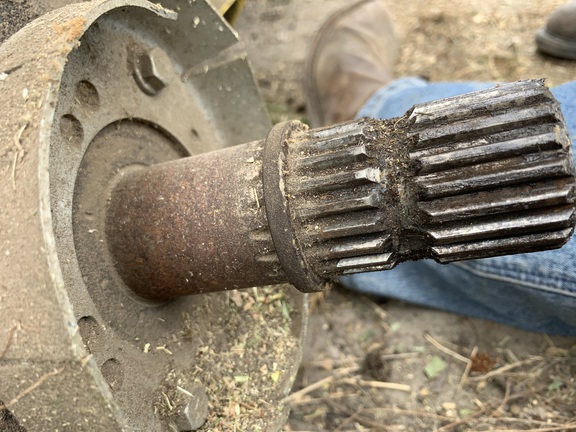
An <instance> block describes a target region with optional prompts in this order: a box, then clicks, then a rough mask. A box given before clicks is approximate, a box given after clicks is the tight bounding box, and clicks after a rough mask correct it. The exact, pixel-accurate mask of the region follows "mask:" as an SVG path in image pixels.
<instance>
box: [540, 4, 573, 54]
mask: <svg viewBox="0 0 576 432" xmlns="http://www.w3.org/2000/svg"><path fill="white" fill-rule="evenodd" d="M536 46H537V47H538V50H539V51H541V52H543V53H545V54H549V55H551V56H555V57H560V58H565V59H571V60H576V2H570V3H568V4H566V5H564V6H561V7H559V8H558V9H556V10H555V11H554V12H553V13H552V15H550V17H549V18H548V21H547V22H546V26H545V27H544V28H542V29H540V30H539V31H538V33H537V34H536Z"/></svg>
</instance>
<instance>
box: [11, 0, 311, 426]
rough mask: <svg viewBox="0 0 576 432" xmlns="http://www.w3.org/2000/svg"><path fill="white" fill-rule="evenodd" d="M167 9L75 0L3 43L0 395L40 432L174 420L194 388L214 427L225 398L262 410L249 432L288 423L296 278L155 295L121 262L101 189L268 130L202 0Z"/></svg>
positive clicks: (295, 348) (246, 72)
mask: <svg viewBox="0 0 576 432" xmlns="http://www.w3.org/2000/svg"><path fill="white" fill-rule="evenodd" d="M163 4H164V6H166V7H167V9H165V8H164V7H162V6H160V5H153V4H151V3H147V2H145V1H142V0H100V1H94V2H88V3H81V4H77V5H73V6H69V7H66V8H64V9H61V10H57V11H54V12H52V13H49V14H48V15H45V16H43V17H41V18H40V19H39V20H37V21H34V22H33V23H31V24H30V25H28V26H26V27H25V28H24V29H22V31H20V32H19V33H17V34H16V35H14V36H13V37H12V38H10V39H8V40H7V41H6V42H5V43H4V44H3V45H2V46H1V47H0V71H1V72H2V73H3V75H2V79H1V80H0V104H2V107H3V112H4V115H3V116H2V117H1V118H0V173H1V175H2V180H3V181H2V182H0V200H1V201H2V211H1V213H0V242H1V243H0V245H1V249H0V250H1V254H0V256H1V257H2V258H1V263H2V273H3V277H2V280H1V281H0V299H1V301H0V317H2V319H1V322H2V328H4V329H7V330H10V329H13V331H10V333H9V334H10V338H9V340H8V342H9V343H8V346H7V348H6V350H5V351H2V356H1V357H2V358H0V376H1V377H2V378H1V379H0V382H1V385H0V392H1V395H0V398H1V399H2V400H3V401H4V402H5V404H6V408H7V409H9V410H10V412H11V413H12V415H13V416H14V417H13V418H14V419H15V421H16V420H17V421H18V422H19V423H20V424H21V425H22V426H23V427H25V428H26V429H28V430H30V431H35V430H62V431H67V430H70V431H72V430H73V431H83V430H86V431H106V432H109V431H119V430H125V431H130V430H134V431H144V430H153V431H169V430H170V428H171V426H170V425H171V424H173V422H175V421H176V419H177V417H178V416H179V413H181V412H185V408H186V406H188V407H190V400H189V399H188V398H189V397H188V396H187V395H186V392H188V393H191V394H194V392H193V389H194V388H195V387H194V386H195V385H197V381H201V382H202V383H203V385H204V386H205V387H206V389H207V391H206V394H207V395H208V398H209V400H210V406H211V407H212V409H211V411H210V413H209V415H208V419H207V420H206V419H205V420H206V425H205V426H204V427H205V428H208V429H212V430H218V429H219V426H218V421H219V419H224V420H229V419H226V416H225V414H223V407H224V406H227V404H228V403H229V399H233V400H234V401H236V402H237V403H245V404H247V405H249V406H254V407H257V408H258V412H259V413H260V415H254V414H253V413H248V412H246V410H240V411H241V412H240V414H234V416H235V418H234V422H237V424H238V427H239V428H241V429H243V430H256V429H257V428H260V429H261V430H277V429H279V428H280V427H281V425H282V424H283V423H284V421H285V419H286V416H287V408H285V407H284V406H283V405H282V404H281V402H280V401H281V400H282V399H283V398H284V397H285V395H286V394H287V393H288V392H289V390H290V388H291V384H292V381H293V379H294V377H295V374H296V371H297V369H298V365H299V362H300V357H301V346H302V343H301V340H302V338H303V337H304V334H305V329H306V315H307V314H306V307H307V300H306V296H304V295H302V294H301V293H299V292H298V291H296V290H295V289H293V288H292V287H289V286H284V287H280V288H277V287H275V288H274V289H270V288H266V287H263V288H255V289H253V290H250V291H249V292H243V293H214V294H208V295H206V296H196V297H190V298H181V299H176V300H172V301H166V302H163V303H150V302H146V301H143V300H142V299H141V298H139V297H137V296H135V295H134V294H133V292H132V291H131V290H129V289H128V288H127V287H126V286H125V284H124V283H123V282H122V280H121V279H120V278H119V277H118V275H117V273H116V271H115V270H114V268H113V266H112V265H111V262H110V261H109V254H108V252H107V246H106V239H105V237H104V232H105V224H104V221H105V216H106V207H107V200H108V198H109V192H110V191H111V190H112V189H113V188H114V187H115V185H116V184H117V183H118V182H119V181H120V179H121V178H122V177H123V176H126V175H128V174H129V173H130V172H132V171H135V170H138V169H140V168H141V167H145V166H148V165H154V164H159V163H162V162H167V161H170V160H172V159H176V158H182V157H184V156H189V155H193V154H199V153H203V152H207V151H210V150H216V149H222V148H226V147H229V146H232V145H235V144H239V143H242V142H249V141H253V140H255V139H257V138H259V137H262V136H264V135H265V134H266V133H267V132H268V130H269V128H270V124H269V121H268V117H267V113H266V110H265V107H264V105H263V103H262V101H261V100H260V96H259V94H258V91H257V88H256V86H255V84H254V81H253V78H252V75H251V72H250V69H249V66H248V64H247V61H246V55H245V53H244V52H243V50H242V49H241V45H239V43H238V40H237V38H236V36H235V34H234V32H233V31H232V30H231V29H230V28H229V27H228V25H227V24H226V22H224V21H223V20H222V18H221V17H220V16H219V15H218V14H217V13H216V11H215V10H214V9H213V8H212V7H211V6H210V5H208V4H207V3H206V2H204V1H201V0H196V1H195V2H190V3H189V2H186V3H185V4H183V3H182V2H180V1H178V0H174V1H166V2H163ZM170 8H172V9H178V14H176V13H175V12H173V11H172V10H171V9H170ZM158 50H161V51H160V52H163V53H165V54H166V56H167V57H168V58H169V61H170V63H171V67H164V66H163V67H162V69H161V72H162V83H167V82H169V83H170V84H169V85H167V86H164V88H163V89H162V91H160V92H158V93H157V94H155V96H154V97H151V96H150V95H148V94H146V93H144V92H143V91H142V90H141V88H140V87H139V85H138V84H137V82H136V80H135V78H134V71H135V70H136V69H137V65H138V61H139V59H141V58H142V56H146V55H149V53H151V52H152V53H154V52H159V51H158ZM161 55H162V54H161ZM158 71H160V69H158ZM154 73H156V72H154ZM12 334H13V337H12ZM3 335H4V334H3ZM3 335H2V342H4V340H5V339H4V336H3ZM256 336H257V337H256ZM264 347H267V349H265V348H264ZM1 349H4V347H3V346H2V348H1ZM273 363H276V364H277V369H275V370H274V369H273ZM221 365H226V366H225V367H223V366H221ZM267 370H269V371H272V370H274V372H275V373H276V375H274V377H275V378H277V379H275V380H272V379H270V378H269V376H268V375H269V374H267V373H266V371H267ZM236 376H240V377H243V379H245V380H246V381H247V382H249V383H250V384H246V385H244V384H242V383H236V382H235V381H234V377H236ZM179 388H180V389H183V390H184V392H182V391H180V390H178V389H179ZM196 414H198V413H195V415H196ZM191 418H192V417H191Z"/></svg>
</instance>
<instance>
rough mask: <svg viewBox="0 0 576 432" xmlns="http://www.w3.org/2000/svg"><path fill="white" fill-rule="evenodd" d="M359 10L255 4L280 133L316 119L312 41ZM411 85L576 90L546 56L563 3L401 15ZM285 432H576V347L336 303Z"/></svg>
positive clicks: (309, 358)
mask: <svg viewBox="0 0 576 432" xmlns="http://www.w3.org/2000/svg"><path fill="white" fill-rule="evenodd" d="M348 3H349V2H348V1H347V0H323V1H316V0H251V1H250V2H247V5H246V9H245V11H244V13H243V16H242V17H241V19H240V22H239V23H238V26H237V28H238V31H239V33H240V35H241V37H242V38H243V39H244V41H245V43H246V45H247V48H248V51H249V55H250V58H251V61H252V64H253V67H254V69H255V73H256V76H257V79H258V82H259V84H260V87H261V89H262V92H263V95H264V97H265V99H266V101H267V103H268V106H269V109H270V111H271V114H272V118H273V120H274V121H281V120H286V119H290V118H300V119H304V120H305V118H306V115H305V112H304V98H303V94H302V89H301V85H300V82H301V71H302V69H303V68H302V66H303V62H304V58H305V54H306V49H307V46H308V44H309V42H310V40H311V37H312V35H313V34H314V32H315V31H316V29H317V28H318V27H319V26H320V24H321V23H322V22H323V21H324V20H325V19H326V17H327V16H329V14H330V13H331V12H333V11H335V10H336V9H338V8H340V7H342V6H345V5H346V4H348ZM387 3H388V5H389V8H390V11H391V12H392V14H393V16H394V17H395V22H396V23H397V31H398V34H399V38H400V41H401V44H402V52H401V56H400V60H399V63H398V65H397V68H396V72H397V75H399V76H400V75H420V76H425V77H427V78H429V79H430V80H432V81H439V80H493V81H513V80H517V79H522V78H533V77H545V78H546V79H547V83H548V84H549V85H555V84H560V83H562V82H565V81H568V80H571V79H573V78H574V76H575V72H576V62H569V61H562V60H556V59H552V58H547V57H543V56H540V55H538V54H536V53H535V48H534V43H533V40H534V33H535V31H536V30H537V29H538V28H539V27H541V26H542V25H543V24H544V22H545V19H546V17H547V16H548V14H549V13H550V12H551V11H552V10H553V9H554V8H555V7H556V6H558V5H560V4H562V2H561V1H556V0H554V1H546V2H543V1H538V0H484V1H482V2H476V1H473V0H464V1H461V2H453V1H448V0H437V1H434V2H429V1H425V0H413V1H410V2H393V1H391V0H389V1H388V2H387ZM310 328H311V329H310V336H309V339H308V343H307V346H306V348H305V352H306V354H305V359H304V363H303V364H302V367H301V371H300V379H299V381H298V382H297V383H296V386H295V388H294V393H293V394H292V396H290V400H291V403H292V415H291V417H290V421H289V424H288V425H287V426H286V428H285V431H364V430H374V431H378V430H386V431H427V430H437V431H469V430H474V431H483V430H538V431H566V430H576V402H575V400H576V382H575V374H576V340H575V339H570V338H560V337H554V336H548V335H539V334H534V333H528V332H523V331H519V330H516V329H512V328H510V327H506V326H503V325H498V324H494V323H490V322H486V321H482V320H477V319H470V318H465V317H461V316H457V315H454V314H448V313H443V312H438V311H432V310H426V309H422V308H418V307H414V306H410V305H405V304H401V303H398V302H387V303H384V304H382V305H378V304H376V303H374V302H372V301H370V300H368V299H365V298H361V297H359V296H357V295H354V294H351V293H346V292H344V291H341V290H333V291H332V292H331V293H329V294H328V295H327V296H326V298H325V299H321V300H320V301H319V302H318V304H316V307H315V308H314V312H313V314H312V316H311V325H310Z"/></svg>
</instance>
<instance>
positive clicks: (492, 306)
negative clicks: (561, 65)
mask: <svg viewBox="0 0 576 432" xmlns="http://www.w3.org/2000/svg"><path fill="white" fill-rule="evenodd" d="M492 85H493V84H491V83H478V82H455V83H427V82H426V81H424V80H422V79H420V78H403V79H399V80H396V81H394V82H392V83H391V84H390V85H388V86H387V87H385V88H383V89H381V90H380V91H378V92H377V93H376V94H374V95H373V96H372V98H371V99H370V100H369V101H368V102H367V103H366V105H365V106H364V107H363V108H362V110H361V111H360V113H359V117H362V116H369V117H377V118H389V117H397V116H400V115H402V114H404V112H406V111H407V110H408V109H409V108H411V107H412V106H413V105H415V104H418V103H423V102H426V101H430V100H434V99H440V98H445V97H450V96H455V95H458V94H462V93H467V92H471V91H476V90H481V89H484V88H488V87H491V86H492ZM552 93H553V94H554V96H555V97H556V98H557V99H558V100H559V101H560V103H561V106H562V112H563V114H564V117H565V119H566V123H567V125H568V130H569V133H570V137H571V139H572V142H576V141H575V139H576V82H570V83H567V84H563V85H561V86H558V87H555V88H553V89H552ZM341 282H342V284H343V285H345V286H347V287H349V288H351V289H354V290H358V291H361V292H364V293H369V294H375V295H379V296H385V297H389V298H394V299H398V300H403V301H407V302H410V303H416V304H419V305H423V306H429V307H433V308H438V309H443V310H448V311H451V312H456V313H460V314H464V315H469V316H474V317H478V318H484V319H489V320H493V321H497V322H501V323H504V324H508V325H512V326H515V327H519V328H523V329H526V330H531V331H537V332H545V333H550V334H558V335H567V336H568V335H571V336H576V240H574V238H572V239H571V240H570V241H569V242H568V243H567V244H566V245H565V246H564V247H563V248H562V249H560V250H554V251H545V252H536V253H532V254H522V255H511V256H505V257H497V258H487V259H480V260H471V261H463V262H458V263H453V264H448V265H442V264H438V263H436V262H434V261H418V262H407V263H402V264H399V265H398V267H396V268H395V269H393V270H389V271H384V272H374V273H364V274H358V275H353V276H347V277H344V278H342V279H341Z"/></svg>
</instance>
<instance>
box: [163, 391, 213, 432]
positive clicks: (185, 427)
mask: <svg viewBox="0 0 576 432" xmlns="http://www.w3.org/2000/svg"><path fill="white" fill-rule="evenodd" d="M178 390H179V391H180V392H181V393H183V394H184V397H185V398H186V400H187V403H186V404H184V405H183V407H182V409H181V411H180V412H179V413H177V415H175V416H174V420H173V423H172V425H171V427H172V429H173V430H174V431H175V432H188V431H195V430H198V429H200V428H201V427H202V426H203V425H204V423H206V419H207V418H208V413H209V407H208V395H207V394H206V389H205V388H204V386H203V385H201V384H196V385H194V386H193V387H191V388H190V389H189V390H183V389H181V388H179V389H178Z"/></svg>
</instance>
